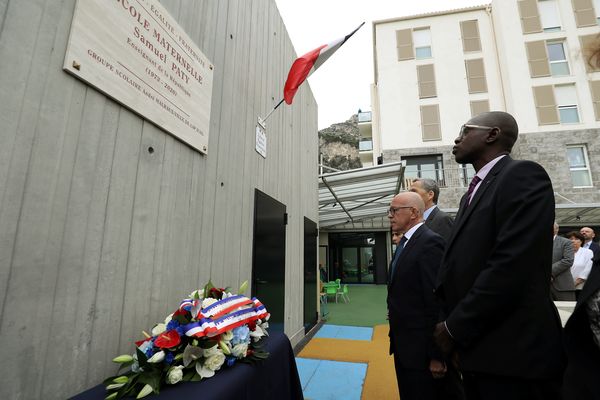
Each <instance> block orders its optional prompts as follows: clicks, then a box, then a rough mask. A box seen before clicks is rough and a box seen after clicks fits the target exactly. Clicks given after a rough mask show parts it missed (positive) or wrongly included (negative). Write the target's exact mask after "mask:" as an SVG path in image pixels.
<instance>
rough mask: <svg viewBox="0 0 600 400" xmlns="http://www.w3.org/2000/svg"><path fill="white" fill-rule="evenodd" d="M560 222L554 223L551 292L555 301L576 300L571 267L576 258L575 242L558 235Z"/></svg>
mask: <svg viewBox="0 0 600 400" xmlns="http://www.w3.org/2000/svg"><path fill="white" fill-rule="evenodd" d="M558 228H559V226H558V224H557V223H556V222H555V223H554V241H553V242H552V278H551V279H552V281H551V284H550V293H551V294H552V300H555V301H575V284H574V281H573V275H571V267H572V266H573V260H574V259H575V251H574V250H573V243H571V241H570V240H569V239H567V238H564V237H562V236H558Z"/></svg>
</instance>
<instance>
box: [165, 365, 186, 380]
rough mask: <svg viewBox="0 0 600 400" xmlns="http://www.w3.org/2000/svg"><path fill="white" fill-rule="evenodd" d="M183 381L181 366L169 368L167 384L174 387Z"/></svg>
mask: <svg viewBox="0 0 600 400" xmlns="http://www.w3.org/2000/svg"><path fill="white" fill-rule="evenodd" d="M182 379H183V365H177V366H176V367H171V368H170V369H169V372H168V373H167V383H168V384H170V385H174V384H176V383H177V382H179V381H181V380H182Z"/></svg>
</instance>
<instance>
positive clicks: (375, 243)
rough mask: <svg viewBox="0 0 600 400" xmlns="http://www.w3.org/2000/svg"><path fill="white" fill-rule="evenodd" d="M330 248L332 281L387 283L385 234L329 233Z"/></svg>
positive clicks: (330, 275)
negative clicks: (337, 279) (339, 279)
mask: <svg viewBox="0 0 600 400" xmlns="http://www.w3.org/2000/svg"><path fill="white" fill-rule="evenodd" d="M329 246H330V258H331V260H330V265H331V268H330V269H329V279H336V278H341V280H342V282H344V283H375V284H383V283H386V281H387V276H386V272H385V271H386V257H385V250H386V247H385V232H344V233H330V234H329Z"/></svg>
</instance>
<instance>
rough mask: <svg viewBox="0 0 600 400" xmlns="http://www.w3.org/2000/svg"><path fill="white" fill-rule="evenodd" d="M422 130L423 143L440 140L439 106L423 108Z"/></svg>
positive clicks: (433, 105)
mask: <svg viewBox="0 0 600 400" xmlns="http://www.w3.org/2000/svg"><path fill="white" fill-rule="evenodd" d="M421 130H422V135H423V141H430V140H440V139H441V138H442V132H441V129H440V111H439V108H438V105H437V104H432V105H428V106H421Z"/></svg>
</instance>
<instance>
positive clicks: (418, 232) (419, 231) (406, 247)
mask: <svg viewBox="0 0 600 400" xmlns="http://www.w3.org/2000/svg"><path fill="white" fill-rule="evenodd" d="M423 226H424V225H421V226H420V227H419V228H418V229H417V230H416V231H415V232H414V233H413V234H412V236H411V237H410V239H409V240H408V242H406V244H405V245H404V249H403V250H402V253H401V254H400V257H399V258H398V262H397V263H396V266H395V267H394V274H393V276H392V279H391V282H392V284H393V283H394V277H395V276H396V275H397V274H398V270H399V269H400V266H401V265H402V261H403V260H404V259H405V258H406V257H408V254H409V253H410V251H411V249H412V248H413V247H415V244H416V243H417V241H418V239H419V237H420V236H421V234H422V233H423V229H424V228H423Z"/></svg>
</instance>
